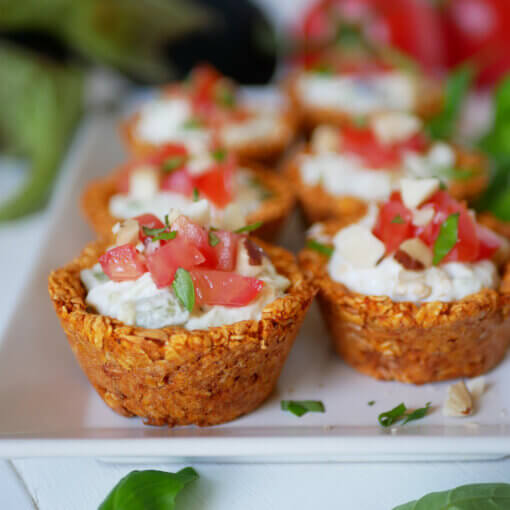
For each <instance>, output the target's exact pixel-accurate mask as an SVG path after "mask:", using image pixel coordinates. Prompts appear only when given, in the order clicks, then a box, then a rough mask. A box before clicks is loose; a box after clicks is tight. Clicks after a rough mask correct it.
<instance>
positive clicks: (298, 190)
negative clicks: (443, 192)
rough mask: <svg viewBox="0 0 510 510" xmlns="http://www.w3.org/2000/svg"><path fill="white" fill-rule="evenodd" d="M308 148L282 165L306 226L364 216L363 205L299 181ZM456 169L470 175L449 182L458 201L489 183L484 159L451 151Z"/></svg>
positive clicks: (470, 153)
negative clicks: (455, 162)
mask: <svg viewBox="0 0 510 510" xmlns="http://www.w3.org/2000/svg"><path fill="white" fill-rule="evenodd" d="M309 153H310V150H309V149H308V148H306V149H304V150H302V151H300V152H298V153H296V154H295V155H294V156H293V157H292V158H291V159H289V160H288V161H287V163H286V164H285V165H284V173H285V175H286V176H287V178H288V180H289V182H290V183H291V185H292V187H293V189H294V192H295V194H296V196H297V198H298V201H299V204H300V206H301V209H302V211H303V214H304V217H305V221H306V222H307V224H308V225H311V224H313V223H318V222H321V221H325V220H328V219H333V218H346V219H349V220H351V221H355V220H357V219H359V218H361V217H363V216H364V215H365V214H366V211H367V202H366V201H364V200H362V199H361V198H357V197H354V196H337V195H332V194H330V193H328V192H327V191H326V190H325V189H324V188H323V187H322V186H320V185H317V186H309V185H307V184H305V183H304V182H303V181H302V179H301V173H300V171H299V159H300V158H301V157H302V156H303V155H304V154H309ZM455 153H456V158H457V163H458V167H459V169H469V171H471V172H473V173H474V175H473V176H472V177H471V178H470V179H466V180H457V181H454V180H451V181H450V184H449V191H450V193H451V195H452V196H453V197H454V198H456V199H458V200H471V199H473V198H475V197H477V196H479V195H480V194H481V193H483V191H484V190H485V188H486V186H487V183H488V179H489V166H488V162H487V160H486V158H485V157H484V156H483V155H481V154H479V153H475V152H468V151H465V150H463V149H461V148H459V147H455Z"/></svg>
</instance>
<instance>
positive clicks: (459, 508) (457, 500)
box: [393, 483, 510, 510]
mask: <svg viewBox="0 0 510 510" xmlns="http://www.w3.org/2000/svg"><path fill="white" fill-rule="evenodd" d="M509 508H510V484H507V483H477V484H471V485H462V486H460V487H457V488H455V489H451V490H449V491H443V492H432V493H430V494H427V495H426V496H424V497H423V498H421V499H419V500H416V501H410V502H409V503H406V504H404V505H399V506H397V507H395V508H394V509H393V510H508V509H509Z"/></svg>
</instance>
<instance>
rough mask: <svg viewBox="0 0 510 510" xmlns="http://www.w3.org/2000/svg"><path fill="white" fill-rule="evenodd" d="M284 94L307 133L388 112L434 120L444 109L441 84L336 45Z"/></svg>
mask: <svg viewBox="0 0 510 510" xmlns="http://www.w3.org/2000/svg"><path fill="white" fill-rule="evenodd" d="M285 90H286V92H287V95H288V97H289V100H290V102H291V104H292V105H293V107H294V109H295V111H296V112H297V114H298V115H299V121H300V124H301V126H302V127H303V128H304V129H305V130H307V131H308V130H310V129H313V128H314V127H316V126H318V125H320V124H334V125H343V124H345V123H346V122H347V123H348V122H352V121H353V120H355V119H356V118H358V117H360V116H361V117H370V116H372V115H374V114H377V113H381V112H388V111H399V112H408V113H413V114H416V115H418V116H419V117H422V118H431V117H433V116H434V115H436V114H437V113H438V112H439V111H440V110H441V108H442V105H443V91H442V87H441V85H440V84H439V83H438V82H437V81H434V80H432V79H430V78H428V77H426V76H425V75H423V73H421V72H419V71H418V70H417V69H411V68H409V67H402V66H399V65H397V63H396V62H395V61H392V59H389V58H386V57H385V55H382V54H381V55H376V54H372V53H356V52H354V53H352V52H351V53H350V52H346V51H343V50H342V49H339V48H338V47H336V46H332V47H328V48H326V49H325V50H323V51H322V52H318V54H316V55H315V56H314V58H312V59H307V60H306V61H305V63H304V65H302V66H300V68H299V69H298V70H296V71H295V72H293V73H292V75H291V76H290V78H289V79H288V80H287V82H286V86H285Z"/></svg>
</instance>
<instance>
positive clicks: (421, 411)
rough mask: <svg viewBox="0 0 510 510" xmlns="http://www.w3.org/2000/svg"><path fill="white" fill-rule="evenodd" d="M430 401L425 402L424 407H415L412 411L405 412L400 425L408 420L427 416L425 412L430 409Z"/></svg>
mask: <svg viewBox="0 0 510 510" xmlns="http://www.w3.org/2000/svg"><path fill="white" fill-rule="evenodd" d="M430 405H431V402H427V403H426V404H425V407H420V408H419V409H415V410H414V411H413V412H411V413H409V414H406V415H405V418H404V421H403V422H402V425H405V424H406V423H409V422H410V421H415V420H421V419H422V418H425V416H427V412H428V410H429V409H430Z"/></svg>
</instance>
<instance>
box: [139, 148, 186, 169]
mask: <svg viewBox="0 0 510 510" xmlns="http://www.w3.org/2000/svg"><path fill="white" fill-rule="evenodd" d="M187 155H188V149H186V146H185V145H182V144H180V143H166V144H164V145H162V146H161V147H159V148H158V149H157V150H156V151H155V152H154V153H153V154H151V155H150V156H149V157H148V158H147V159H146V160H145V162H146V163H152V164H153V165H158V166H159V165H161V164H162V163H164V162H165V160H167V159H168V158H172V157H175V156H187Z"/></svg>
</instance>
